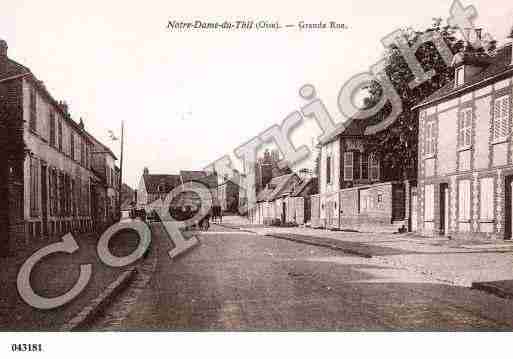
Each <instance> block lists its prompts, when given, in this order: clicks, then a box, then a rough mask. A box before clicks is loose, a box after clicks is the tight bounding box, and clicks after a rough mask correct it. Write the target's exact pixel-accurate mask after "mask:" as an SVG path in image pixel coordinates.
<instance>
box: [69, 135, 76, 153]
mask: <svg viewBox="0 0 513 359" xmlns="http://www.w3.org/2000/svg"><path fill="white" fill-rule="evenodd" d="M69 141H70V147H71V149H70V151H71V153H70V156H71V159H72V160H74V159H75V135H74V134H73V131H71V132H70V134H69Z"/></svg>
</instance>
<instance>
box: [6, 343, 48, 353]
mask: <svg viewBox="0 0 513 359" xmlns="http://www.w3.org/2000/svg"><path fill="white" fill-rule="evenodd" d="M11 351H13V352H42V351H43V345H41V344H11Z"/></svg>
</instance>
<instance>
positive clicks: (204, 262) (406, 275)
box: [92, 225, 513, 331]
mask: <svg viewBox="0 0 513 359" xmlns="http://www.w3.org/2000/svg"><path fill="white" fill-rule="evenodd" d="M200 236H201V239H200V241H201V245H200V246H199V247H197V248H194V249H193V250H191V251H190V252H189V253H186V254H185V255H183V256H182V257H179V258H178V259H176V260H175V261H171V260H170V258H169V257H168V254H167V252H168V250H169V249H170V248H169V243H168V240H167V238H164V237H163V236H154V243H153V246H154V248H153V253H152V254H151V255H150V257H149V260H151V259H152V258H154V260H156V268H155V271H154V272H153V274H152V276H151V278H150V277H149V276H147V277H146V279H148V280H149V281H148V280H146V282H144V281H142V282H141V283H143V286H144V287H143V288H136V289H137V290H132V289H131V290H128V291H127V292H126V293H124V294H123V295H122V296H121V297H120V298H119V299H118V300H117V303H114V304H113V305H112V306H111V308H109V309H108V310H107V312H106V313H105V316H104V318H99V320H98V321H97V322H96V323H95V324H94V325H93V327H92V329H94V330H187V331H190V330H508V329H509V330H511V329H512V328H513V311H511V305H512V302H511V301H509V300H505V299H501V298H497V297H494V296H492V295H489V294H486V293H482V292H479V291H475V290H470V289H468V288H463V287H456V286H449V285H446V284H443V283H437V282H433V281H432V280H430V279H429V278H426V277H422V276H419V275H417V274H414V273H411V272H408V271H405V270H401V269H397V268H394V267H387V266H377V265H376V264H372V263H370V262H369V261H368V259H366V258H361V257H358V256H353V255H348V254H344V253H343V252H340V251H336V250H332V249H327V248H322V247H315V246H311V245H307V244H301V243H295V242H291V241H287V240H282V239H277V238H272V237H264V236H259V235H255V234H251V233H246V232H240V231H237V230H229V229H227V228H225V227H219V226H216V225H213V226H212V227H211V229H210V231H209V232H208V233H202V234H200ZM155 237H156V238H155Z"/></svg>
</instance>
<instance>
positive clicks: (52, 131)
mask: <svg viewBox="0 0 513 359" xmlns="http://www.w3.org/2000/svg"><path fill="white" fill-rule="evenodd" d="M49 116H50V146H52V147H55V112H53V111H52V110H50V114H49Z"/></svg>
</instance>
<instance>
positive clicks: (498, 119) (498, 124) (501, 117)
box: [493, 96, 509, 140]
mask: <svg viewBox="0 0 513 359" xmlns="http://www.w3.org/2000/svg"><path fill="white" fill-rule="evenodd" d="M508 134H509V96H503V97H500V98H498V99H496V100H495V103H494V107H493V139H494V140H500V139H502V138H504V137H506V136H507V135H508Z"/></svg>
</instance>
